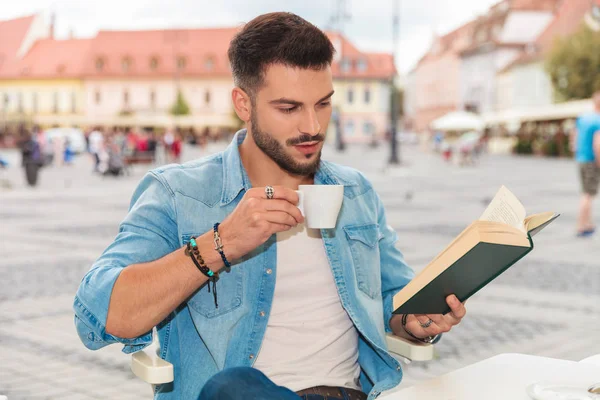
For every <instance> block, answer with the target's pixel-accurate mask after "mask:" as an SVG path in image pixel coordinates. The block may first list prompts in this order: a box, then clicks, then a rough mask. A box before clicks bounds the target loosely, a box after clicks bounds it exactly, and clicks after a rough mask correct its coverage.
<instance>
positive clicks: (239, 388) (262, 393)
mask: <svg viewBox="0 0 600 400" xmlns="http://www.w3.org/2000/svg"><path fill="white" fill-rule="evenodd" d="M344 397H345V398H346V396H344ZM345 398H344V399H340V400H345ZM247 399H252V400H274V399H277V400H300V399H303V400H333V399H334V398H332V397H328V398H327V399H325V397H324V396H321V395H314V394H308V395H304V396H302V397H300V396H298V395H297V394H296V393H294V392H292V391H291V390H290V389H288V388H285V387H283V386H277V385H276V384H275V383H274V382H273V381H271V380H270V379H269V378H267V377H266V376H265V374H263V373H262V372H260V371H259V370H257V369H256V368H250V367H236V368H227V369H225V370H223V371H221V372H219V373H218V374H216V375H214V376H213V377H212V378H210V379H209V380H208V382H206V384H205V385H204V388H203V389H202V392H201V393H200V397H199V398H198V400H247Z"/></svg>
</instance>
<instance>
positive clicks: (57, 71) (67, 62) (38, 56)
mask: <svg viewBox="0 0 600 400" xmlns="http://www.w3.org/2000/svg"><path fill="white" fill-rule="evenodd" d="M92 41H93V39H68V40H54V39H42V40H38V41H37V42H36V43H35V44H34V45H33V47H32V48H31V50H30V51H29V52H28V53H27V55H26V56H25V57H23V60H22V61H21V62H20V63H19V67H20V70H19V71H18V73H19V74H20V76H21V77H28V76H31V77H35V78H60V77H80V76H81V75H82V72H83V66H84V63H85V61H86V58H87V57H89V52H90V48H91V44H92Z"/></svg>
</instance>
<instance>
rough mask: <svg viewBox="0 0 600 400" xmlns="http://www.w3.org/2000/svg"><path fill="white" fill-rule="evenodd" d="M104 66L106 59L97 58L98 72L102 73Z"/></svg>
mask: <svg viewBox="0 0 600 400" xmlns="http://www.w3.org/2000/svg"><path fill="white" fill-rule="evenodd" d="M104 65H105V62H104V58H102V57H98V58H96V71H98V72H102V71H103V70H104Z"/></svg>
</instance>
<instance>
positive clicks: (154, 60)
mask: <svg viewBox="0 0 600 400" xmlns="http://www.w3.org/2000/svg"><path fill="white" fill-rule="evenodd" d="M157 68H158V57H152V58H151V59H150V69H151V70H152V71H156V69H157Z"/></svg>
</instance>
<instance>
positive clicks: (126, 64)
mask: <svg viewBox="0 0 600 400" xmlns="http://www.w3.org/2000/svg"><path fill="white" fill-rule="evenodd" d="M121 69H122V70H123V72H129V70H130V69H131V58H130V57H124V58H123V59H122V60H121Z"/></svg>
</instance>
